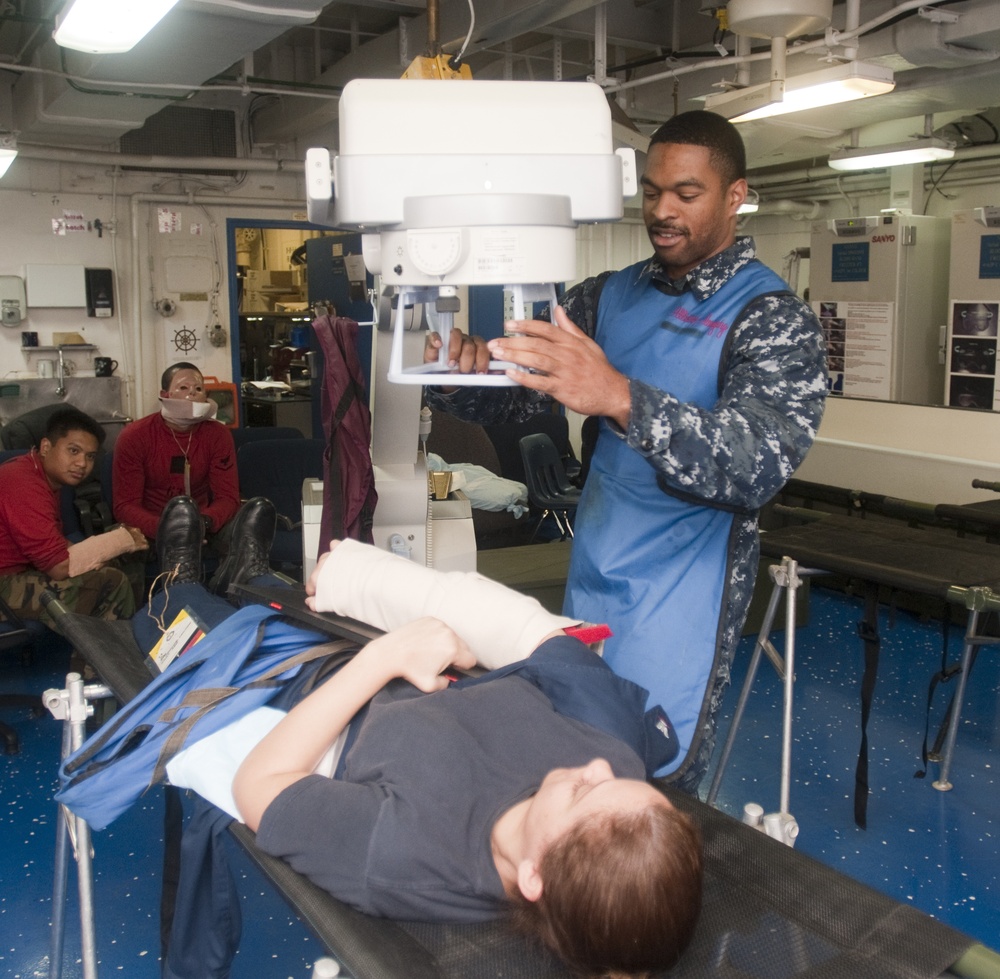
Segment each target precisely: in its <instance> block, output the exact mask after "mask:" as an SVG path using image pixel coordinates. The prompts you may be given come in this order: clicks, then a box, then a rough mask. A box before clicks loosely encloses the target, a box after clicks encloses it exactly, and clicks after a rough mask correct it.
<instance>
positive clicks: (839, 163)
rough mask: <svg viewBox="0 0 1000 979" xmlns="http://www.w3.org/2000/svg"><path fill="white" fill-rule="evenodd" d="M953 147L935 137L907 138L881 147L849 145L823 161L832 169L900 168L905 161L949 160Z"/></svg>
mask: <svg viewBox="0 0 1000 979" xmlns="http://www.w3.org/2000/svg"><path fill="white" fill-rule="evenodd" d="M954 155H955V146H954V144H953V143H950V142H949V141H948V140H946V139H941V138H940V137H939V136H931V137H930V138H926V139H924V138H920V139H908V140H906V141H904V142H902V143H887V144H886V145H884V146H851V147H848V148H847V149H843V150H837V152H836V153H831V154H830V159H829V160H828V161H827V162H828V163H829V165H830V166H831V167H833V169H834V170H879V169H881V168H883V167H900V166H905V165H906V164H908V163H934V162H935V161H937V160H950V159H951V158H952V157H953V156H954Z"/></svg>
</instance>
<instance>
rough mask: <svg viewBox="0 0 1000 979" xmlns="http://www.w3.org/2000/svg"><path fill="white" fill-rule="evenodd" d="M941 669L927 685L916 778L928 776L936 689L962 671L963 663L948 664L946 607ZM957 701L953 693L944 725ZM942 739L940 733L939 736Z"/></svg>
mask: <svg viewBox="0 0 1000 979" xmlns="http://www.w3.org/2000/svg"><path fill="white" fill-rule="evenodd" d="M941 622H942V628H941V669H939V670H938V671H937V673H935V674H934V675H933V676H932V677H931V682H930V683H929V684H928V685H927V712H926V714H925V716H924V743H923V744H922V745H921V747H920V764H921V767H920V768H919V769H918V770H917V771H915V772H914V773H913V777H914V778H925V777H926V776H927V761H928V757H929V755H928V752H927V739H928V737H929V736H930V726H931V705H932V704H933V702H934V691H935V690H936V689H937V685H938V684H939V683H948V682H950V681H951V679H952V678H953V677H955V676H957V675H958V674H959V673H961V672H962V666H961V663H956V664H955V665H954V666H949V665H948V633H949V631H950V626H951V622H950V621H949V617H948V609H945V611H944V616H943V618H942V620H941ZM954 702H955V695H954V694H952V697H951V700H950V701H949V702H948V709H947V710H946V711H945V716H944V724H943V727H944V728H947V727H948V721H949V719H950V718H951V709H952V706H953V705H954ZM938 740H940V734H939V736H938ZM938 748H939V745H938V744H937V743H936V742H935V745H934V750H935V752H937V750H938Z"/></svg>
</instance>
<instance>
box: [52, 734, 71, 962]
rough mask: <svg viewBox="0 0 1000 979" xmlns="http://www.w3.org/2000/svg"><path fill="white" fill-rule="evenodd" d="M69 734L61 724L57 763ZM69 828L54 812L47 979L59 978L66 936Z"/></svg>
mask: <svg viewBox="0 0 1000 979" xmlns="http://www.w3.org/2000/svg"><path fill="white" fill-rule="evenodd" d="M71 734H72V732H71V731H70V726H69V720H68V718H67V719H64V720H63V722H62V750H61V751H60V754H59V758H60V760H65V758H66V757H67V755H69V753H70V750H71V748H70V745H71V740H70V738H71ZM68 844H69V828H68V827H67V826H66V811H65V810H64V809H63V807H62V806H60V807H59V808H58V809H57V810H56V853H55V876H54V880H53V883H52V935H51V937H50V941H49V979H60V977H61V976H62V957H63V939H64V938H65V934H66V882H67V880H68V877H69V845H68Z"/></svg>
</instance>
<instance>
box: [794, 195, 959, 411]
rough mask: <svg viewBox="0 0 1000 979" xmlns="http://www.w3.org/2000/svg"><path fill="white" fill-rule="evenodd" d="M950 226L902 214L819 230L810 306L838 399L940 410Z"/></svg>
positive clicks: (813, 244) (820, 225)
mask: <svg viewBox="0 0 1000 979" xmlns="http://www.w3.org/2000/svg"><path fill="white" fill-rule="evenodd" d="M950 227H951V225H950V222H949V221H948V220H947V219H946V218H936V217H928V216H924V215H915V214H900V213H894V214H879V215H876V216H874V217H862V218H837V219H834V220H832V221H819V222H816V223H814V224H813V226H812V234H811V238H810V249H809V251H810V258H809V298H810V301H811V302H812V306H813V309H814V310H815V311H816V314H817V315H818V316H819V317H820V322H821V324H822V326H823V333H824V336H825V337H826V341H827V358H828V369H829V372H830V391H831V394H834V395H846V396H848V397H856V398H872V399H875V400H879V401H908V402H913V403H917V404H941V400H942V399H941V387H942V381H943V377H944V355H943V351H942V345H943V332H944V323H945V316H946V312H947V288H948V284H947V276H946V275H945V272H944V270H945V269H946V268H947V265H948V240H949V234H950Z"/></svg>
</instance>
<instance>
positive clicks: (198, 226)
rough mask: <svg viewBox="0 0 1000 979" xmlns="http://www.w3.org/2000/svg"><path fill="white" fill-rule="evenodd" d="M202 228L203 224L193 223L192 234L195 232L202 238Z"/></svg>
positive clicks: (196, 235)
mask: <svg viewBox="0 0 1000 979" xmlns="http://www.w3.org/2000/svg"><path fill="white" fill-rule="evenodd" d="M202 230H203V226H202V225H201V224H197V223H196V224H192V225H191V234H193V235H194V236H195V237H196V238H200V237H201V235H202Z"/></svg>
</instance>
